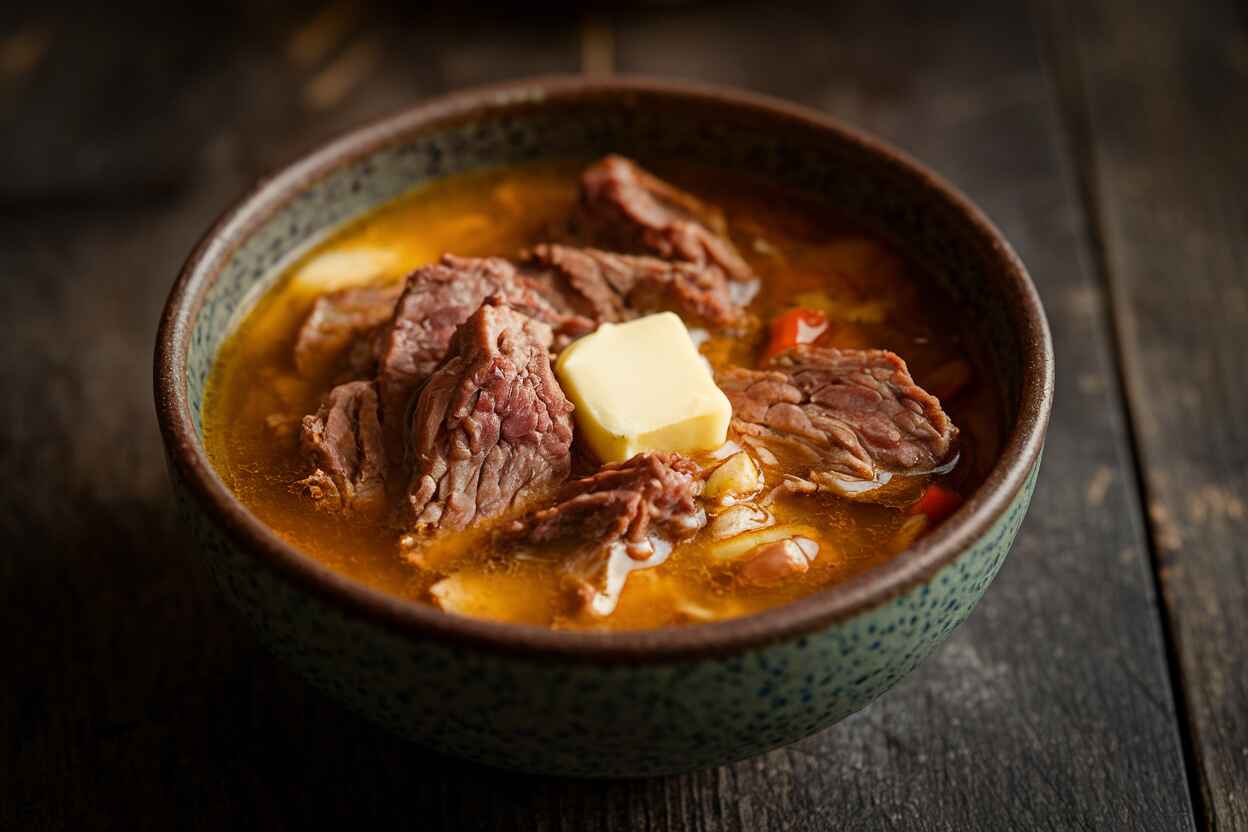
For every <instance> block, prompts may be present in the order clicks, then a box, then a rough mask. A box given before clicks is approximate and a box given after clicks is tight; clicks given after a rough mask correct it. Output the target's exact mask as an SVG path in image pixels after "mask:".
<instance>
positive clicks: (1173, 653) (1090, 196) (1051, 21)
mask: <svg viewBox="0 0 1248 832" xmlns="http://www.w3.org/2000/svg"><path fill="white" fill-rule="evenodd" d="M1036 5H1041V6H1047V7H1048V9H1047V14H1046V13H1044V12H1043V11H1042V12H1041V13H1040V14H1037V15H1034V19H1037V20H1042V21H1044V24H1043V25H1042V27H1041V32H1040V37H1041V40H1042V43H1041V52H1042V54H1043V55H1044V56H1045V58H1046V63H1047V66H1048V73H1049V76H1050V80H1051V82H1052V84H1053V88H1054V91H1055V93H1056V98H1057V108H1056V110H1057V115H1058V118H1059V120H1060V124H1059V127H1060V133H1061V134H1062V136H1063V137H1064V138H1065V143H1066V147H1067V152H1068V154H1069V158H1070V160H1071V168H1072V169H1073V173H1074V178H1075V186H1076V188H1077V190H1078V196H1079V204H1080V206H1081V208H1082V210H1083V214H1084V223H1083V228H1084V230H1085V233H1086V235H1087V244H1088V248H1089V250H1090V253H1091V258H1092V270H1093V274H1094V275H1095V278H1096V280H1097V281H1098V282H1099V283H1100V285H1101V287H1102V290H1103V291H1104V293H1105V297H1106V299H1107V303H1106V304H1105V308H1104V310H1103V315H1104V317H1105V319H1106V324H1107V328H1108V332H1109V354H1110V362H1111V365H1112V366H1111V372H1112V374H1113V383H1114V389H1115V390H1116V392H1117V394H1118V399H1119V401H1120V402H1121V403H1122V407H1123V412H1124V416H1125V418H1124V423H1125V424H1124V430H1125V432H1126V439H1127V444H1128V448H1129V451H1130V454H1129V456H1130V463H1131V473H1132V477H1133V478H1134V480H1135V483H1134V485H1135V491H1136V497H1137V505H1138V506H1139V513H1140V515H1141V520H1142V522H1143V524H1144V529H1145V535H1144V545H1145V548H1146V549H1147V552H1148V559H1149V565H1150V567H1151V569H1150V570H1149V572H1150V575H1151V577H1152V582H1153V594H1154V597H1155V598H1156V599H1157V613H1158V620H1159V623H1160V626H1161V635H1162V646H1163V648H1164V651H1165V659H1166V671H1167V675H1168V677H1169V681H1170V690H1171V696H1172V697H1173V699H1172V701H1173V703H1174V710H1175V713H1174V718H1175V724H1176V726H1177V728H1178V731H1179V741H1180V743H1181V747H1182V749H1183V763H1184V769H1185V773H1186V775H1187V791H1188V800H1189V802H1190V804H1191V811H1192V819H1193V822H1194V824H1195V825H1196V827H1197V828H1198V829H1214V828H1215V823H1214V819H1213V818H1212V817H1211V815H1210V808H1209V807H1211V806H1212V805H1213V804H1212V801H1211V800H1210V796H1209V795H1208V794H1207V791H1206V789H1207V778H1206V776H1205V771H1204V767H1203V766H1202V765H1201V760H1200V755H1199V753H1198V748H1199V744H1198V742H1197V736H1196V735H1197V733H1198V731H1199V726H1197V725H1196V723H1195V721H1194V719H1193V715H1192V710H1191V707H1190V705H1189V703H1188V701H1187V693H1186V691H1185V689H1184V687H1183V664H1182V661H1181V659H1180V645H1179V643H1178V631H1177V626H1176V623H1175V622H1174V621H1173V619H1172V616H1171V610H1170V604H1169V603H1168V601H1167V593H1166V587H1165V583H1164V582H1163V581H1162V579H1161V567H1162V556H1161V547H1160V546H1159V545H1158V542H1157V541H1158V535H1159V534H1160V533H1161V532H1160V530H1159V529H1158V528H1157V525H1156V523H1154V521H1153V517H1152V516H1151V513H1150V512H1149V510H1148V507H1149V506H1150V505H1151V499H1152V495H1151V494H1150V492H1149V487H1148V481H1147V479H1146V477H1145V471H1144V465H1143V460H1142V448H1141V444H1140V439H1139V431H1138V430H1137V424H1138V422H1137V414H1136V409H1135V406H1134V402H1133V399H1132V397H1131V395H1130V383H1129V381H1128V378H1127V373H1126V360H1127V359H1126V354H1125V345H1124V337H1123V332H1122V327H1121V321H1120V320H1119V316H1118V314H1117V310H1118V309H1119V308H1120V302H1121V298H1120V297H1119V295H1120V294H1121V293H1120V292H1119V291H1116V290H1115V286H1116V283H1115V281H1114V279H1113V277H1112V269H1111V268H1110V262H1109V251H1108V246H1107V244H1106V241H1105V233H1104V229H1103V221H1102V207H1103V206H1102V200H1101V196H1100V193H1099V189H1098V187H1097V183H1096V157H1095V150H1094V147H1093V142H1092V120H1091V116H1090V113H1089V110H1088V108H1089V106H1090V105H1089V102H1088V95H1087V89H1086V87H1085V86H1084V80H1085V78H1086V73H1085V68H1084V64H1083V60H1082V58H1081V56H1080V54H1079V50H1078V46H1077V45H1074V44H1071V45H1069V46H1068V47H1067V48H1066V49H1063V48H1062V47H1061V46H1060V45H1059V38H1058V35H1059V33H1060V32H1062V31H1067V32H1069V31H1070V30H1071V29H1073V27H1074V24H1073V22H1071V21H1070V15H1071V12H1070V10H1069V9H1068V8H1067V6H1066V3H1065V0H1048V2H1047V3H1042V2H1040V0H1036ZM1059 18H1060V19H1059ZM1063 23H1064V24H1065V25H1063ZM1069 40H1071V39H1070V38H1068V41H1069Z"/></svg>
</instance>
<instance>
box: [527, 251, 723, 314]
mask: <svg viewBox="0 0 1248 832" xmlns="http://www.w3.org/2000/svg"><path fill="white" fill-rule="evenodd" d="M522 268H524V269H525V270H526V273H527V274H529V275H530V276H531V279H533V280H536V281H538V282H539V283H540V285H541V287H542V289H541V291H542V292H543V294H545V295H546V297H547V298H548V299H550V298H559V299H560V301H561V303H560V301H553V302H554V303H555V305H556V306H559V305H562V306H563V307H565V308H566V309H568V310H570V311H573V312H575V313H576V314H579V315H581V316H583V317H586V318H589V319H592V320H593V321H594V322H595V323H604V322H615V321H624V320H629V319H631V318H634V317H636V316H637V314H638V313H639V312H651V311H657V310H662V309H672V310H675V311H676V312H679V313H681V314H682V315H683V316H684V317H687V318H699V319H701V320H703V321H705V322H707V323H708V324H710V325H712V326H717V327H722V326H727V325H729V324H731V323H733V322H734V321H736V320H737V319H738V318H739V317H740V315H741V308H740V307H739V306H737V304H736V303H734V302H733V299H732V297H731V295H730V293H729V291H728V281H727V280H726V279H725V277H724V272H723V270H722V269H721V268H720V267H719V266H717V265H715V264H713V263H702V264H697V263H687V262H679V261H671V260H660V259H659V258H657V257H646V256H639V255H629V254H616V253H613V252H609V251H602V250H601V249H594V248H573V247H571V246H563V245H553V244H542V245H538V246H535V247H534V248H533V249H532V250H531V251H529V252H527V253H526V254H525V255H524V258H523V260H522Z"/></svg>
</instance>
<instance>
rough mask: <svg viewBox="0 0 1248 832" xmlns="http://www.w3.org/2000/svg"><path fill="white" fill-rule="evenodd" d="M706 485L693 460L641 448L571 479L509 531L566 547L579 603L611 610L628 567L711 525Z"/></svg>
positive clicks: (522, 540)
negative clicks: (703, 498)
mask: <svg viewBox="0 0 1248 832" xmlns="http://www.w3.org/2000/svg"><path fill="white" fill-rule="evenodd" d="M701 490H702V479H701V477H700V469H699V468H698V466H697V465H696V464H695V463H694V462H692V461H690V460H689V459H686V458H685V457H683V456H680V455H679V454H669V453H644V454H638V455H637V456H634V457H633V458H632V459H629V460H626V461H625V462H617V463H611V464H608V465H604V466H602V468H601V469H599V471H598V472H597V473H596V474H592V475H590V476H588V477H584V478H582V479H579V480H575V481H573V482H570V483H568V484H567V485H566V486H565V487H564V488H563V489H562V493H561V494H560V498H559V501H558V502H557V503H556V504H555V505H554V506H552V507H550V508H546V509H542V510H540V511H535V512H533V513H531V514H529V515H528V516H527V517H524V518H523V519H521V520H517V521H515V522H514V523H512V524H511V526H510V527H509V528H508V529H507V536H508V538H509V540H510V541H511V542H512V543H513V544H519V545H521V546H536V547H540V548H541V549H542V550H543V551H551V550H553V551H562V552H563V560H562V563H561V564H560V568H561V569H562V570H563V572H564V574H565V575H566V576H567V578H568V581H569V583H570V584H571V586H572V587H573V590H574V595H575V596H576V598H577V601H578V605H579V606H581V607H582V608H586V609H588V610H590V611H592V612H593V613H595V614H597V615H609V614H610V613H611V612H612V611H613V610H614V609H615V605H616V602H617V601H618V600H619V594H620V592H621V590H622V589H623V587H624V583H625V581H626V580H627V578H628V574H629V573H630V572H632V571H634V570H636V569H646V568H650V567H654V566H658V565H659V564H660V563H662V562H663V561H664V560H666V559H667V556H668V555H669V554H671V551H672V544H673V542H674V541H675V540H677V539H680V538H683V537H688V536H689V535H692V534H693V533H695V532H696V531H697V530H698V529H700V528H702V526H704V525H705V524H706V513H705V511H703V510H702V508H701V506H699V504H698V500H697V497H698V494H699V493H701ZM568 547H570V550H569V548H568Z"/></svg>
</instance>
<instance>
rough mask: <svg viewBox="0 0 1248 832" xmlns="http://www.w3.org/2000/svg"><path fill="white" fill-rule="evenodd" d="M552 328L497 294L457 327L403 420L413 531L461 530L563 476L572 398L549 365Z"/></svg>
mask: <svg viewBox="0 0 1248 832" xmlns="http://www.w3.org/2000/svg"><path fill="white" fill-rule="evenodd" d="M552 337H553V336H552V334H551V330H550V327H549V326H547V325H546V324H545V323H542V322H541V321H538V320H534V319H532V318H530V317H528V316H526V315H524V314H522V313H521V312H519V311H517V310H515V309H513V308H511V307H510V306H508V305H507V303H506V301H505V299H504V297H503V296H502V295H493V296H491V297H490V298H488V299H487V300H486V301H485V303H483V304H482V305H481V307H480V308H479V309H477V311H476V312H474V313H473V314H472V316H471V317H470V318H468V320H467V321H466V322H464V324H463V325H462V326H460V327H459V328H458V329H457V330H456V331H455V334H454V336H453V337H452V339H451V343H450V350H449V353H448V355H447V358H446V360H445V361H444V362H443V363H442V364H441V365H440V366H439V367H438V368H437V369H436V370H435V371H434V373H433V375H432V376H430V378H429V381H428V383H427V384H426V385H425V386H424V388H423V389H422V390H421V392H420V395H419V397H418V398H417V401H416V405H415V409H414V410H413V413H412V418H411V420H410V422H409V425H410V429H409V437H410V442H411V447H410V449H409V451H410V461H411V467H412V475H411V480H410V482H409V485H408V491H407V502H408V507H409V508H410V519H411V523H412V525H414V526H415V528H416V529H417V530H432V529H462V528H464V527H465V526H467V525H468V524H469V523H471V522H472V521H473V520H474V519H477V518H485V517H494V516H497V515H499V514H501V513H503V512H504V511H507V510H508V509H511V508H512V507H517V508H519V507H521V506H523V505H524V504H526V503H527V502H529V501H530V500H531V499H532V498H534V497H536V496H538V495H540V494H542V493H543V492H544V490H545V489H547V488H548V487H551V486H554V485H557V484H559V483H561V482H562V481H563V480H564V479H566V477H567V475H568V470H569V469H570V467H571V464H572V454H571V445H572V417H571V414H572V403H571V402H569V401H568V400H567V398H566V397H565V396H564V395H563V391H562V390H561V389H560V388H559V384H558V382H556V381H555V377H554V373H553V372H552V371H551V367H550V346H551V340H552Z"/></svg>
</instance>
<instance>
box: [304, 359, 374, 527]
mask: <svg viewBox="0 0 1248 832" xmlns="http://www.w3.org/2000/svg"><path fill="white" fill-rule="evenodd" d="M300 445H301V446H302V448H303V451H304V453H305V454H306V455H307V457H308V459H309V461H310V462H311V464H312V465H314V466H315V470H314V471H313V472H312V474H311V475H309V476H308V477H306V478H305V479H302V480H300V481H298V482H296V483H295V484H294V485H292V486H291V488H292V490H294V491H296V492H298V493H302V494H306V495H307V496H309V497H310V498H311V499H312V500H313V502H314V503H315V505H316V507H317V508H321V509H326V510H330V511H345V512H349V513H353V514H360V515H363V516H365V517H370V518H376V517H378V516H380V515H381V513H382V512H383V511H384V509H385V506H386V487H385V468H386V466H385V454H384V451H383V448H382V438H381V423H380V421H379V420H378V407H377V391H376V389H375V388H374V387H373V385H372V383H371V382H367V381H352V382H348V383H347V384H340V385H338V386H337V387H335V388H334V389H332V390H330V391H329V393H328V394H327V395H326V396H325V400H324V402H322V404H321V408H320V410H319V411H317V413H316V415H314V416H304V417H303V431H302V433H301V435H300Z"/></svg>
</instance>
